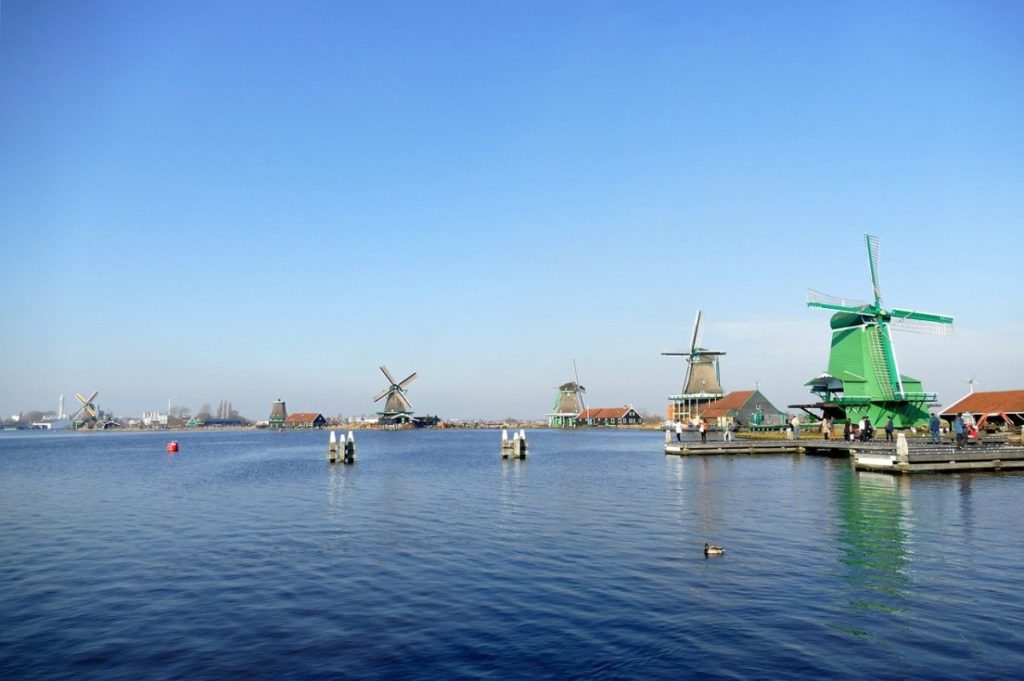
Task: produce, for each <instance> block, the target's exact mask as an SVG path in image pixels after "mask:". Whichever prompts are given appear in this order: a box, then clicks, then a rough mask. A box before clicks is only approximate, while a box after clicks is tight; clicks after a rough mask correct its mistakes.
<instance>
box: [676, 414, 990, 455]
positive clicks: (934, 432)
mask: <svg viewBox="0 0 1024 681" xmlns="http://www.w3.org/2000/svg"><path fill="white" fill-rule="evenodd" d="M740 425H741V424H740V420H739V419H733V421H732V423H730V424H729V425H728V426H726V428H725V429H724V432H723V435H722V438H723V439H724V440H725V441H726V442H730V441H731V440H732V439H733V436H734V434H735V433H736V432H737V431H739V429H740ZM787 425H788V426H789V428H790V429H791V430H792V431H793V436H794V437H796V438H799V437H800V419H799V418H798V417H796V416H793V417H792V418H790V419H789V420H788V424H787ZM834 426H835V419H834V418H832V417H831V416H826V417H824V418H823V419H822V420H821V435H822V438H824V439H825V440H829V439H831V437H832V429H833V427H834ZM708 429H709V427H708V422H707V420H706V419H701V420H700V421H699V422H698V424H697V431H698V432H699V433H700V441H701V442H702V443H707V441H708ZM882 429H883V430H884V432H885V441H886V442H894V441H895V439H896V438H895V431H896V424H895V422H894V421H893V417H892V416H889V417H888V418H887V419H886V421H885V425H884V426H883V427H882ZM941 431H942V422H941V421H940V420H939V417H938V415H937V414H935V413H932V415H931V417H930V418H929V419H928V432H929V434H930V435H931V442H932V444H939V442H940V433H941ZM675 432H676V441H677V442H681V441H682V439H683V424H682V422H680V421H677V422H676V424H675ZM953 434H954V435H955V436H956V446H957V447H958V448H959V447H963V446H964V443H965V442H967V440H968V439H969V438H972V437H977V435H978V429H977V427H976V426H975V425H974V422H973V419H971V420H970V421H968V420H966V419H964V415H963V414H959V415H957V417H956V419H955V420H954V421H953ZM874 437H875V426H874V424H872V423H871V419H870V418H869V417H868V416H865V417H864V418H862V419H861V420H860V421H858V422H857V423H856V424H854V423H853V422H852V421H850V419H846V421H845V422H844V423H843V440H846V441H853V440H860V441H861V442H868V441H869V440H871V439H873V438H874Z"/></svg>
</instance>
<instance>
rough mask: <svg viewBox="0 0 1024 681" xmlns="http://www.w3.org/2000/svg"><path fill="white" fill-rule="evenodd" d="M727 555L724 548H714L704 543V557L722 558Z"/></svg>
mask: <svg viewBox="0 0 1024 681" xmlns="http://www.w3.org/2000/svg"><path fill="white" fill-rule="evenodd" d="M723 553H725V547H724V546H712V545H711V544H708V543H707V542H704V555H705V556H720V555H722V554H723Z"/></svg>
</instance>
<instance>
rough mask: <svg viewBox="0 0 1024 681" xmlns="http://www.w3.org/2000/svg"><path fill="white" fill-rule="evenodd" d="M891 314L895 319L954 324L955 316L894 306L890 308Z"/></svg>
mask: <svg viewBox="0 0 1024 681" xmlns="http://www.w3.org/2000/svg"><path fill="white" fill-rule="evenodd" d="M889 315H890V316H891V317H892V318H893V319H894V320H895V319H897V318H899V319H913V320H915V321H919V322H933V323H935V324H952V323H953V318H952V317H950V316H949V315H944V314H934V313H932V312H919V311H917V310H900V309H898V308H894V309H892V310H889Z"/></svg>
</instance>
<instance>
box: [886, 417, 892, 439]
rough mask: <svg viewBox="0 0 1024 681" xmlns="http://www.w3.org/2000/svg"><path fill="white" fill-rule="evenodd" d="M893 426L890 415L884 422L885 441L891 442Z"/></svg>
mask: <svg viewBox="0 0 1024 681" xmlns="http://www.w3.org/2000/svg"><path fill="white" fill-rule="evenodd" d="M893 427H894V426H893V423H892V417H891V416H890V417H889V420H888V421H886V422H885V441H886V442H892V429H893Z"/></svg>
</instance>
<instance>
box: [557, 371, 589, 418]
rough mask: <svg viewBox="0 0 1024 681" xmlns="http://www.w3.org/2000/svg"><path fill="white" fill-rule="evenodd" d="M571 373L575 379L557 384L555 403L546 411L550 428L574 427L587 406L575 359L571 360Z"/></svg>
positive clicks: (585, 390)
mask: <svg viewBox="0 0 1024 681" xmlns="http://www.w3.org/2000/svg"><path fill="white" fill-rule="evenodd" d="M572 373H573V378H574V379H575V380H572V381H569V382H568V383H563V384H562V385H560V386H558V394H557V395H556V396H555V404H554V405H553V406H552V407H551V412H550V413H548V415H547V416H548V425H549V426H550V427H551V428H575V427H576V419H577V417H579V415H580V414H582V413H583V411H584V410H585V409H586V408H587V407H586V404H585V403H584V401H583V394H584V393H585V392H587V389H586V388H584V387H583V386H582V385H580V375H579V372H578V371H577V370H576V360H573V361H572Z"/></svg>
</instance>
